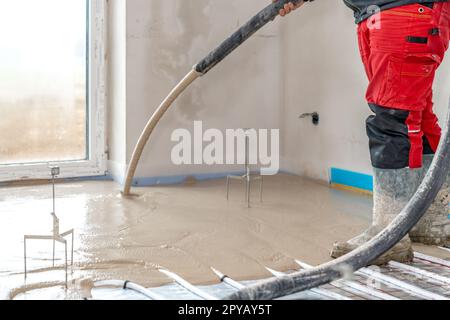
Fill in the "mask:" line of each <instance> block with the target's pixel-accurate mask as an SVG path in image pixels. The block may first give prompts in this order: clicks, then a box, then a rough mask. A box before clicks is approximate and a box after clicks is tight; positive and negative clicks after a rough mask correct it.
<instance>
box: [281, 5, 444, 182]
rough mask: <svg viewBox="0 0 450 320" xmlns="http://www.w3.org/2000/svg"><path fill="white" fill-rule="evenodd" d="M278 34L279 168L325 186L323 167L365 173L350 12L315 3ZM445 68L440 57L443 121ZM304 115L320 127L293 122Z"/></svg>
mask: <svg viewBox="0 0 450 320" xmlns="http://www.w3.org/2000/svg"><path fill="white" fill-rule="evenodd" d="M282 32H283V50H284V51H283V57H284V60H283V61H284V66H283V71H284V81H285V84H284V97H285V101H284V103H283V111H282V119H283V126H282V127H283V128H284V144H283V160H284V161H283V165H284V168H285V169H286V170H287V171H290V172H292V173H296V174H299V175H305V176H308V177H312V178H316V179H321V180H328V169H329V168H330V167H338V168H342V169H347V170H353V171H358V172H363V173H369V174H371V173H372V168H371V163H370V157H369V151H368V138H367V136H366V131H365V130H366V129H365V119H366V118H367V117H368V116H369V115H370V111H369V109H368V106H367V104H366V102H365V99H364V95H365V90H366V86H367V79H366V76H365V73H364V68H363V65H362V63H361V62H360V58H359V52H358V44H357V37H356V27H355V24H354V23H353V16H352V12H351V11H350V10H349V9H348V8H347V7H346V6H345V5H344V4H343V3H342V1H316V2H314V3H313V4H309V5H305V6H304V8H302V9H301V10H300V12H297V13H295V17H290V18H289V19H286V21H285V23H283V25H282ZM448 70H449V61H448V59H447V60H446V62H445V64H444V65H443V66H442V67H441V70H440V72H439V74H438V77H437V78H438V79H437V81H436V85H435V91H436V99H435V101H436V110H437V113H438V114H439V115H440V116H441V118H442V120H444V115H445V110H446V109H447V103H448V97H449V94H450V79H449V74H448ZM311 111H318V112H319V113H320V115H321V124H320V126H318V127H314V126H313V125H312V124H311V123H310V121H309V120H308V121H306V120H299V119H297V117H298V115H299V114H301V113H304V112H311Z"/></svg>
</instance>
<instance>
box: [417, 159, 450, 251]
mask: <svg viewBox="0 0 450 320" xmlns="http://www.w3.org/2000/svg"><path fill="white" fill-rule="evenodd" d="M432 161H433V156H431V155H427V156H425V157H424V163H423V168H422V174H421V180H422V179H423V178H424V177H425V175H426V174H427V172H428V169H429V168H430V165H431V162H432ZM449 187H450V181H449V177H447V181H446V182H445V184H444V186H443V187H442V189H441V191H440V192H439V194H438V195H437V197H436V199H435V200H434V201H433V203H432V204H431V207H430V208H429V209H428V211H427V213H426V215H425V216H424V217H423V218H422V220H420V222H419V223H418V224H417V225H416V226H415V227H414V229H413V230H412V231H411V232H410V234H409V236H410V238H411V240H412V241H413V242H418V243H423V244H427V245H439V246H447V245H449V244H450V219H449Z"/></svg>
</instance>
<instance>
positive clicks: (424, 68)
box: [377, 53, 440, 111]
mask: <svg viewBox="0 0 450 320" xmlns="http://www.w3.org/2000/svg"><path fill="white" fill-rule="evenodd" d="M439 64H440V58H439V57H438V56H437V55H435V54H428V53H423V54H422V53H414V54H409V55H407V56H405V57H400V56H398V55H392V56H390V57H389V61H388V66H387V70H386V73H385V79H384V83H383V86H382V88H381V90H380V92H379V96H378V99H377V100H378V104H380V105H382V106H389V107H391V108H398V109H402V110H411V111H422V110H424V109H425V108H426V103H427V97H428V96H429V95H430V92H431V90H432V86H433V80H434V76H435V74H436V70H437V68H438V66H439Z"/></svg>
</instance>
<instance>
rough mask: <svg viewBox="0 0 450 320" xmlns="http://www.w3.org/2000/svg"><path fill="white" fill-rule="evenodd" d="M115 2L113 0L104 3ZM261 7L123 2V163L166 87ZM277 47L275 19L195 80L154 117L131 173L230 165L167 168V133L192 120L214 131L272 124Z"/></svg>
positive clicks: (234, 2) (203, 1)
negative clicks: (163, 113)
mask: <svg viewBox="0 0 450 320" xmlns="http://www.w3.org/2000/svg"><path fill="white" fill-rule="evenodd" d="M114 1H120V0H112V1H110V3H111V2H112V3H114ZM260 8H261V1H259V0H247V1H245V2H243V1H240V0H214V1H210V0H195V1H186V0H167V1H161V0H127V1H126V30H127V31H126V52H127V55H126V135H125V136H126V158H127V161H129V159H130V157H131V153H132V151H133V147H134V145H135V143H136V142H137V139H138V137H139V134H140V133H141V131H142V129H143V128H144V126H145V124H146V122H147V120H148V119H149V117H150V115H151V114H152V113H153V111H154V110H155V109H156V108H157V106H158V105H159V103H160V102H161V101H162V99H163V98H164V97H165V96H166V95H167V94H168V93H169V91H170V90H171V89H172V88H173V86H174V85H175V84H176V83H177V82H178V81H179V80H180V79H181V78H182V77H183V76H184V75H185V74H186V73H187V72H188V71H189V70H190V69H191V68H192V66H193V65H194V64H196V63H197V62H198V61H199V60H200V59H201V58H203V57H204V56H205V55H206V54H208V53H209V51H211V50H212V49H213V48H215V47H216V46H217V45H218V44H219V43H220V42H221V41H223V40H224V39H225V37H227V36H229V35H230V34H231V33H232V32H233V31H235V30H236V29H237V28H238V26H240V25H241V24H242V23H243V22H244V21H246V20H247V19H248V18H250V17H251V16H252V15H253V14H254V13H255V11H256V10H257V9H260ZM281 47H282V46H281V37H280V32H279V24H277V23H275V24H272V25H271V26H269V27H268V28H265V29H264V30H263V31H262V32H260V33H258V34H257V35H255V36H254V37H253V38H252V40H251V41H249V42H248V43H246V44H245V45H243V46H242V47H241V48H239V49H238V51H237V52H236V53H235V54H233V55H232V56H230V57H229V58H227V59H226V61H224V62H223V63H222V64H220V65H219V66H218V67H217V68H215V69H214V70H213V71H211V72H210V73H209V74H208V75H207V77H205V78H202V79H200V80H197V82H196V83H195V84H194V85H193V86H191V87H190V88H189V89H188V90H187V91H186V92H185V93H184V94H183V96H182V97H181V98H180V99H179V100H178V102H177V103H176V104H175V105H174V106H173V108H172V109H171V110H170V111H169V112H168V113H167V116H166V117H165V118H164V119H163V121H162V122H161V123H160V126H159V127H158V128H157V130H156V131H155V133H154V135H153V136H152V140H151V142H150V143H149V144H148V147H147V149H146V150H145V153H144V155H143V158H142V161H141V164H140V166H139V168H138V171H137V174H136V176H137V177H154V176H170V175H176V174H180V173H189V174H191V173H201V172H214V173H217V172H220V171H230V170H236V168H226V167H205V166H199V167H192V166H183V167H177V166H173V165H172V164H171V159H170V151H171V149H172V147H173V145H174V143H172V142H171V141H170V135H171V133H172V131H173V130H174V129H177V128H191V127H192V126H193V121H195V120H202V121H203V122H204V125H205V127H214V128H218V129H226V128H245V127H255V128H279V126H280V124H279V119H280V113H279V110H280V103H281V94H282V92H281V72H282V68H281V59H280V51H281ZM113 50H114V48H113ZM113 63H115V62H114V61H113ZM113 68H114V66H113ZM112 76H113V77H114V76H117V74H116V75H114V74H112ZM118 116H120V117H122V116H123V115H119V114H118ZM118 121H121V120H118ZM115 147H117V146H111V152H112V153H114V152H116V151H114V148H115ZM117 152H118V153H120V152H122V150H121V147H119V150H118V151H117ZM240 169H241V168H239V170H240Z"/></svg>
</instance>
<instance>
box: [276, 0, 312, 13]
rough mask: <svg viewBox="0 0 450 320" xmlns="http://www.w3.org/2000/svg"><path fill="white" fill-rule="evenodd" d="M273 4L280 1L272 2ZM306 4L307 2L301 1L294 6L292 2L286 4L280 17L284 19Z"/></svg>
mask: <svg viewBox="0 0 450 320" xmlns="http://www.w3.org/2000/svg"><path fill="white" fill-rule="evenodd" d="M272 2H273V3H275V2H278V0H272ZM304 3H305V1H300V2H299V3H298V4H293V3H292V2H289V3H287V4H285V5H284V8H283V9H281V10H280V16H282V17H284V16H285V15H287V14H289V13H291V12H292V11H294V10H296V9H298V8H300V7H301V6H302V5H303V4H304Z"/></svg>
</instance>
